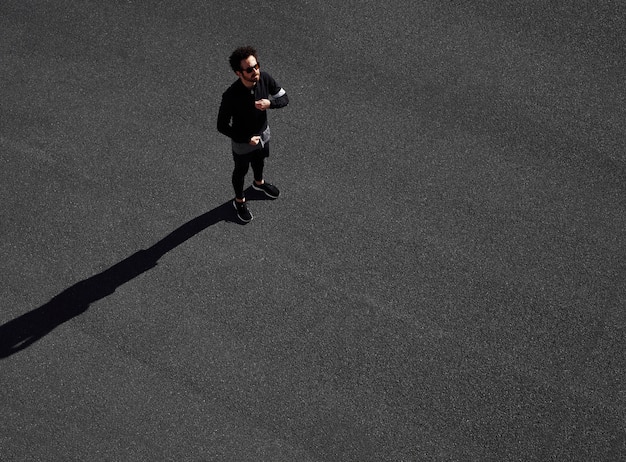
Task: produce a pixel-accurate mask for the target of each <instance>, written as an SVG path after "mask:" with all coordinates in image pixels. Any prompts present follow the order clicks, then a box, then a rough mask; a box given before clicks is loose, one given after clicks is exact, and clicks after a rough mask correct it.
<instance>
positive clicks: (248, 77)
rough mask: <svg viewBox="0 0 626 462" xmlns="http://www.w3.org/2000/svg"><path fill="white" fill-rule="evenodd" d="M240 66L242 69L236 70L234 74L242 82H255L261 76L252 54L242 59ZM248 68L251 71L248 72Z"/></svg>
mask: <svg viewBox="0 0 626 462" xmlns="http://www.w3.org/2000/svg"><path fill="white" fill-rule="evenodd" d="M240 68H241V69H242V70H241V71H237V72H236V74H237V75H238V76H239V78H240V79H241V80H243V82H244V83H248V84H249V85H250V84H255V83H256V82H258V81H259V79H260V78H261V71H260V70H259V63H258V62H257V60H256V58H255V57H254V56H248V57H247V58H246V59H242V60H241V65H240ZM248 70H251V72H248Z"/></svg>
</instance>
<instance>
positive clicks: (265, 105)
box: [255, 74, 289, 111]
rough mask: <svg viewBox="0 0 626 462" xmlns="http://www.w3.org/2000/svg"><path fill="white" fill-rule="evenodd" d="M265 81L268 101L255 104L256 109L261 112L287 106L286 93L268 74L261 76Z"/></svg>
mask: <svg viewBox="0 0 626 462" xmlns="http://www.w3.org/2000/svg"><path fill="white" fill-rule="evenodd" d="M263 77H264V78H266V79H267V80H266V81H267V88H268V90H269V99H262V100H259V101H257V102H256V103H255V105H256V108H257V109H260V110H262V111H264V110H266V109H280V108H281V107H285V106H287V105H288V104H289V96H287V92H286V91H285V90H284V89H283V88H282V87H281V86H280V85H278V83H276V81H275V80H274V79H273V78H272V77H271V76H270V75H268V74H264V75H263Z"/></svg>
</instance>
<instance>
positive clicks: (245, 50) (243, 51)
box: [228, 46, 256, 72]
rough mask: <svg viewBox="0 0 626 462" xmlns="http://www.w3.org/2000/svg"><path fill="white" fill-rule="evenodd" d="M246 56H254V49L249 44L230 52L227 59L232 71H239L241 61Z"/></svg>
mask: <svg viewBox="0 0 626 462" xmlns="http://www.w3.org/2000/svg"><path fill="white" fill-rule="evenodd" d="M248 56H254V57H255V58H256V50H255V49H254V48H253V47H251V46H245V47H239V48H237V49H236V50H235V51H233V52H232V54H231V55H230V58H228V61H229V62H230V67H231V68H232V69H233V71H234V72H238V71H241V61H242V60H244V59H246V58H247V57H248Z"/></svg>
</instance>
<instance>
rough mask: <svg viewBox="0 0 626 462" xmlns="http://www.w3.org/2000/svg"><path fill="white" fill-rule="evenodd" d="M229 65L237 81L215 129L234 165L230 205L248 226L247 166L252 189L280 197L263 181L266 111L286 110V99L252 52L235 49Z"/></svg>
mask: <svg viewBox="0 0 626 462" xmlns="http://www.w3.org/2000/svg"><path fill="white" fill-rule="evenodd" d="M229 62H230V67H231V68H232V69H233V71H234V72H235V75H237V77H238V79H237V80H236V81H235V82H234V83H233V84H232V85H231V86H230V87H229V88H228V90H226V91H225V92H224V94H223V95H222V102H221V104H220V109H219V113H218V116H217V129H218V131H219V132H220V133H222V134H224V135H226V136H228V137H229V138H230V139H231V145H232V151H233V159H234V161H235V168H234V170H233V176H232V182H233V188H234V189H235V199H234V200H233V205H234V206H235V209H236V210H237V216H238V217H239V219H240V220H241V221H243V222H246V223H247V222H249V221H250V220H252V214H251V213H250V211H249V210H248V207H247V205H246V198H245V195H244V181H245V176H246V174H247V173H248V169H249V167H250V166H252V172H253V174H254V181H253V182H252V187H253V188H254V189H256V190H259V191H262V192H263V193H265V195H266V196H268V197H270V198H272V199H276V198H277V197H278V195H279V194H280V192H279V191H278V188H276V186H274V185H272V184H270V183H268V182H267V181H265V179H264V178H263V168H264V165H265V158H266V157H268V156H269V155H270V146H269V140H270V128H269V126H268V124H267V110H268V109H276V108H281V107H285V106H287V104H288V103H289V98H288V96H287V93H285V90H283V89H282V88H281V87H280V85H278V84H277V83H276V81H275V80H274V79H273V78H272V77H271V76H270V75H269V74H267V73H266V72H261V70H260V65H259V61H258V60H257V53H256V50H255V49H254V48H252V47H249V46H248V47H241V48H237V49H236V50H235V51H233V53H232V54H231V55H230V58H229Z"/></svg>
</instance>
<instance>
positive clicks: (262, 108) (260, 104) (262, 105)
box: [254, 99, 270, 111]
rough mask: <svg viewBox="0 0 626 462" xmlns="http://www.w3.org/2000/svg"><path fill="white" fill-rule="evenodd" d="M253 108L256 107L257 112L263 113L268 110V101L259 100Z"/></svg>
mask: <svg viewBox="0 0 626 462" xmlns="http://www.w3.org/2000/svg"><path fill="white" fill-rule="evenodd" d="M254 107H256V108H257V109H258V110H259V111H265V110H266V109H269V108H270V100H269V99H260V100H258V101H255V102H254Z"/></svg>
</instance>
